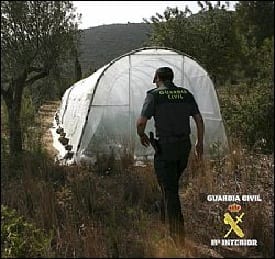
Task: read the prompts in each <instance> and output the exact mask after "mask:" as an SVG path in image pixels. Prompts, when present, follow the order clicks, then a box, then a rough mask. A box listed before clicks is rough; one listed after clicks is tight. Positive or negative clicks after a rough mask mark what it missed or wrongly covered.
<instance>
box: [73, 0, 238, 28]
mask: <svg viewBox="0 0 275 259" xmlns="http://www.w3.org/2000/svg"><path fill="white" fill-rule="evenodd" d="M211 2H212V3H213V4H215V3H216V2H217V1H211ZM224 2H225V1H221V3H224ZM229 2H230V8H229V9H230V10H233V9H234V4H235V3H236V2H237V1H229ZM73 4H74V7H76V12H77V13H81V14H82V19H81V23H80V25H79V29H88V28H89V27H94V26H98V25H103V24H105V25H107V24H113V23H128V22H130V23H142V22H143V18H145V19H147V20H150V18H151V16H153V15H155V14H156V13H160V14H163V13H164V11H165V9H166V7H171V8H173V7H178V9H179V10H182V11H184V10H185V6H186V5H187V6H188V8H189V9H190V10H191V11H192V13H197V12H198V11H199V10H200V8H199V7H198V4H197V1H73Z"/></svg>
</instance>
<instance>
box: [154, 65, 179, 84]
mask: <svg viewBox="0 0 275 259" xmlns="http://www.w3.org/2000/svg"><path fill="white" fill-rule="evenodd" d="M157 76H158V78H159V79H161V80H162V81H166V80H169V81H173V78H174V72H173V70H172V69H171V68H170V67H159V68H158V69H157V70H156V72H155V76H154V79H153V83H155V82H156V78H157Z"/></svg>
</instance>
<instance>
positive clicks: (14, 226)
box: [1, 205, 51, 258]
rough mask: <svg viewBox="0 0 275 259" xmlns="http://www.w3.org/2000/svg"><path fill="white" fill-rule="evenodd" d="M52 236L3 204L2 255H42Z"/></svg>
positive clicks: (10, 256) (20, 256)
mask: <svg viewBox="0 0 275 259" xmlns="http://www.w3.org/2000/svg"><path fill="white" fill-rule="evenodd" d="M50 241H51V238H50V237H48V236H47V235H45V234H44V233H43V231H42V230H40V229H38V228H36V227H35V226H34V225H32V224H30V223H28V222H26V221H25V220H24V219H23V217H22V216H18V215H17V213H16V211H15V210H12V209H10V208H8V207H7V206H4V205H1V257H5V258H7V257H9V258H12V257H19V258H22V257H41V256H45V255H46V254H47V248H48V247H49V244H50Z"/></svg>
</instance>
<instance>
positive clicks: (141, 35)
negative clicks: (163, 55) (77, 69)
mask: <svg viewBox="0 0 275 259" xmlns="http://www.w3.org/2000/svg"><path fill="white" fill-rule="evenodd" d="M150 31H151V27H150V24H146V23H128V24H111V25H101V26H96V27H91V28H90V29H87V30H83V34H82V37H81V41H80V47H79V51H80V63H81V66H82V73H83V76H85V75H87V73H88V74H89V73H90V72H93V71H94V70H96V69H98V68H100V67H102V66H103V65H105V64H107V63H109V62H110V61H111V60H113V59H114V58H116V57H119V56H120V55H123V54H125V53H127V52H129V51H131V50H133V49H136V48H141V47H143V46H144V44H145V42H146V41H147V40H148V38H149V34H150Z"/></svg>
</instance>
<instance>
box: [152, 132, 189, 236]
mask: <svg viewBox="0 0 275 259" xmlns="http://www.w3.org/2000/svg"><path fill="white" fill-rule="evenodd" d="M158 144H159V148H160V152H159V153H157V154H155V157H154V168H155V173H156V176H157V180H158V184H159V186H160V188H161V191H162V201H161V219H162V221H164V222H167V219H168V222H169V230H170V234H171V235H181V234H184V219H183V215H182V212H181V204H180V199H179V179H180V176H181V175H182V173H183V171H184V169H185V168H186V166H187V162H188V157H189V153H190V150H191V142H190V138H189V136H188V137H185V138H181V139H177V140H171V141H170V140H169V139H168V140H167V139H165V138H160V139H159V140H158Z"/></svg>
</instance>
